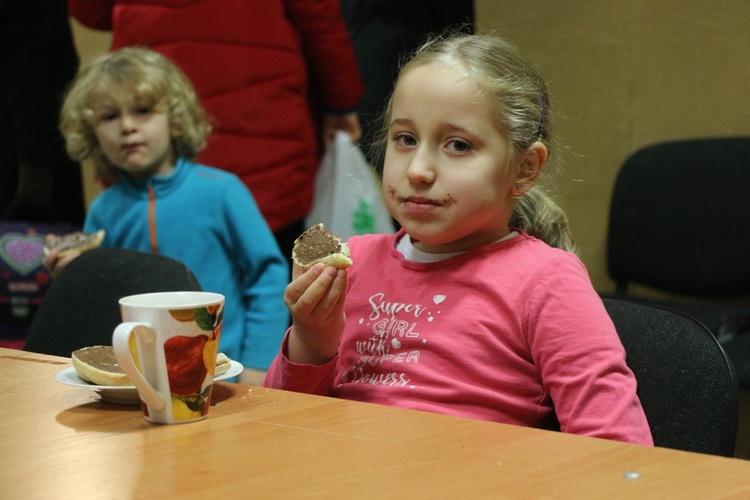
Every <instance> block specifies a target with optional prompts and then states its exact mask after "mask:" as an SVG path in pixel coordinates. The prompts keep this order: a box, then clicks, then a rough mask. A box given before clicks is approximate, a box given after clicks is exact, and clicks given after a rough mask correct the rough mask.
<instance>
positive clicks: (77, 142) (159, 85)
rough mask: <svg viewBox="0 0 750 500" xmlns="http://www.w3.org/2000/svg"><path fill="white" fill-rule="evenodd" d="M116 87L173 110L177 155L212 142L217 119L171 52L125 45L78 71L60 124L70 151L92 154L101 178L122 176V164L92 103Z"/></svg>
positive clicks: (186, 155) (193, 153)
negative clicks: (102, 135)
mask: <svg viewBox="0 0 750 500" xmlns="http://www.w3.org/2000/svg"><path fill="white" fill-rule="evenodd" d="M115 89H125V90H126V91H131V92H132V93H133V98H134V99H135V98H137V99H139V100H140V101H143V102H144V103H145V104H146V105H150V106H153V107H154V109H156V110H157V111H163V112H166V113H168V115H169V128H170V135H171V138H172V148H173V151H174V153H175V157H178V158H180V157H182V158H188V159H193V158H195V156H196V154H198V153H199V152H200V151H201V150H202V149H203V148H204V147H205V146H206V136H207V135H208V134H209V132H210V131H211V124H210V123H209V120H208V117H207V115H206V113H205V111H204V110H203V108H202V107H201V105H200V102H199V100H198V96H197V95H196V93H195V90H194V89H193V86H192V84H191V83H190V80H188V78H187V77H186V76H185V75H184V74H183V73H182V71H180V70H179V69H178V68H177V67H176V66H175V65H174V64H173V63H172V62H171V61H170V60H169V59H167V58H166V57H164V56H162V55H160V54H158V53H156V52H153V51H151V50H148V49H144V48H125V49H121V50H118V51H115V52H110V53H108V54H105V55H103V56H101V57H99V58H97V59H95V60H94V61H92V62H91V63H90V64H88V65H86V66H84V67H83V68H81V69H80V71H79V72H78V75H77V76H76V78H75V80H73V83H72V86H71V87H70V90H69V91H68V93H67V95H66V97H65V101H64V102H63V106H62V112H61V116H60V129H61V130H62V133H63V135H64V136H65V141H66V147H67V151H68V155H69V156H70V157H71V158H72V159H74V160H76V161H83V160H86V159H92V160H93V161H94V164H95V166H96V169H97V174H98V175H99V177H100V178H101V179H102V180H104V181H106V182H115V181H116V180H117V169H116V168H115V166H114V165H112V164H111V163H110V162H109V160H108V159H107V158H106V156H105V155H104V153H103V152H102V149H101V147H100V145H99V141H98V140H97V138H96V134H95V133H94V127H95V125H96V123H95V116H94V112H93V110H92V103H93V102H94V100H95V99H96V98H97V97H99V96H107V95H110V94H111V93H112V92H113V91H114V90H115Z"/></svg>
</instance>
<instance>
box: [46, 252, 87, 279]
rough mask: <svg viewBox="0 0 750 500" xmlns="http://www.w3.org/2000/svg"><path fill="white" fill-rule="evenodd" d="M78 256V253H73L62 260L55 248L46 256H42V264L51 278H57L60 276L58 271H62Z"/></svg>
mask: <svg viewBox="0 0 750 500" xmlns="http://www.w3.org/2000/svg"><path fill="white" fill-rule="evenodd" d="M79 255H80V253H78V252H73V253H71V254H69V255H66V256H65V257H63V258H60V251H59V250H58V249H57V248H53V249H52V250H50V251H49V253H48V254H47V255H45V256H44V260H43V261H42V264H43V265H44V267H45V268H46V269H47V271H49V273H50V274H51V275H52V277H53V278H57V275H58V274H60V271H62V270H63V269H64V268H65V266H67V265H68V264H70V263H71V262H72V261H73V259H75V258H76V257H78V256H79Z"/></svg>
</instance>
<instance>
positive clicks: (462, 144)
mask: <svg viewBox="0 0 750 500" xmlns="http://www.w3.org/2000/svg"><path fill="white" fill-rule="evenodd" d="M508 155H509V142H508V140H507V139H506V138H505V137H504V135H503V134H502V133H501V132H500V131H499V129H498V125H497V120H496V119H495V117H494V116H493V110H492V107H491V106H490V105H489V104H488V102H487V100H486V98H484V97H483V96H482V95H480V94H479V93H478V92H477V91H476V89H475V87H474V86H473V85H472V84H471V82H469V81H468V80H467V79H466V78H461V77H459V76H457V75H456V71H455V70H453V69H452V68H446V67H445V66H440V65H438V66H434V65H425V66H418V67H416V68H414V69H412V70H410V71H408V72H407V73H405V74H403V75H402V76H401V78H400V80H399V82H398V85H397V87H396V89H395V92H394V95H393V100H392V103H391V117H390V123H389V132H388V143H387V147H386V154H385V164H384V171H383V189H384V190H385V198H386V204H387V206H388V209H389V211H390V212H391V214H392V215H393V217H394V218H395V219H396V220H398V222H399V223H400V224H401V225H402V226H403V227H404V229H405V230H406V232H407V233H409V235H410V236H411V237H412V239H414V240H417V241H418V242H419V243H418V244H417V247H418V248H419V249H420V250H423V251H426V252H432V253H449V252H459V251H465V250H468V249H471V248H475V247H477V246H480V245H485V244H489V243H492V242H494V241H496V240H498V239H500V238H502V237H503V236H505V235H507V234H508V233H509V228H508V220H509V218H510V215H511V213H512V210H513V198H512V194H513V191H512V190H513V189H514V186H515V184H516V181H515V180H514V177H515V175H514V170H515V167H514V166H511V168H510V170H511V171H510V172H509V171H508V158H509V157H508Z"/></svg>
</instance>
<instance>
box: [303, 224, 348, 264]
mask: <svg viewBox="0 0 750 500" xmlns="http://www.w3.org/2000/svg"><path fill="white" fill-rule="evenodd" d="M350 255H351V254H350V252H349V247H348V246H347V245H346V243H344V241H343V240H342V239H341V238H340V237H338V236H336V235H335V234H333V233H332V232H330V231H328V230H326V229H325V227H324V226H323V224H322V223H319V224H316V225H314V226H312V227H310V228H309V229H307V230H306V231H305V232H303V233H302V234H301V235H299V237H298V238H297V239H296V240H294V248H293V249H292V261H293V262H294V263H295V264H296V265H297V266H299V267H300V268H301V269H303V270H308V269H310V268H311V267H312V266H314V265H315V264H318V263H321V264H324V265H326V266H333V267H335V268H336V269H346V268H347V267H351V265H352V264H353V262H352V259H351V257H350Z"/></svg>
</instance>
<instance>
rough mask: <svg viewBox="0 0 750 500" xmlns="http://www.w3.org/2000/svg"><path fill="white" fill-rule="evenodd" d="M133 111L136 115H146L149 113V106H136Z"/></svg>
mask: <svg viewBox="0 0 750 500" xmlns="http://www.w3.org/2000/svg"><path fill="white" fill-rule="evenodd" d="M134 111H135V113H136V114H138V115H147V114H149V113H151V106H136V107H135V109H134Z"/></svg>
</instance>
